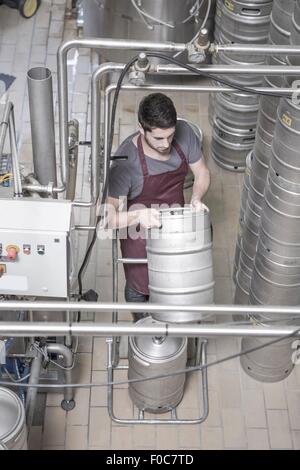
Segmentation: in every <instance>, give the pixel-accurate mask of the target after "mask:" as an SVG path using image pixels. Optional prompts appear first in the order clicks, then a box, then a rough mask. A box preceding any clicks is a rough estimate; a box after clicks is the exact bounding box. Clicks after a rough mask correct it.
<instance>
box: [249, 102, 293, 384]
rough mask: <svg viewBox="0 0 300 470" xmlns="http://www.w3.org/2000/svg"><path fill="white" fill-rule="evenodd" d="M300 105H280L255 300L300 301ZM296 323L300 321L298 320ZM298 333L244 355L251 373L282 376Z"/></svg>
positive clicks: (251, 300) (280, 317)
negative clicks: (294, 336) (295, 335)
mask: <svg viewBox="0 0 300 470" xmlns="http://www.w3.org/2000/svg"><path fill="white" fill-rule="evenodd" d="M299 145H300V106H299V105H298V104H295V103H293V102H292V101H291V100H288V99H284V98H282V99H281V100H280V104H279V107H278V116H277V121H276V126H275V133H274V139H273V143H272V149H271V160H270V167H269V172H268V176H267V182H266V187H265V202H264V205H263V209H262V213H261V228H260V236H259V242H258V247H257V254H256V256H255V263H254V271H253V275H252V280H251V288H250V296H249V303H250V304H252V305H268V304H269V305H291V306H296V305H299V304H300V162H299ZM270 320H271V321H272V322H274V321H277V322H278V324H287V322H288V321H289V318H288V317H287V316H284V315H280V314H278V315H272V316H268V315H260V316H259V318H255V321H256V322H258V323H260V324H262V325H265V326H266V328H267V326H268V324H267V321H270ZM293 324H297V321H295V320H294V322H293ZM293 341H294V338H287V339H285V340H284V341H281V342H279V343H276V344H273V345H272V346H269V347H267V348H265V349H262V350H260V351H256V352H255V353H249V354H246V355H244V356H242V359H241V363H242V366H243V367H244V369H245V370H246V371H247V372H248V374H249V375H252V376H253V377H254V378H258V379H259V380H262V381H269V382H272V381H278V380H282V379H283V378H285V377H286V376H287V375H288V374H289V373H290V372H291V371H292V368H293V363H292V354H291V352H292V343H293ZM266 342H267V340H266V339H258V338H257V339H255V340H253V339H252V338H247V339H243V341H242V350H244V351H245V350H247V349H249V348H252V347H254V346H256V345H263V344H265V343H266Z"/></svg>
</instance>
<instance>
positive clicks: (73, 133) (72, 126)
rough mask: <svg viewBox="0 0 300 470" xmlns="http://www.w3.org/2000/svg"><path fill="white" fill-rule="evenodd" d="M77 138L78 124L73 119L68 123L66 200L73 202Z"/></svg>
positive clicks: (76, 163) (76, 164)
mask: <svg viewBox="0 0 300 470" xmlns="http://www.w3.org/2000/svg"><path fill="white" fill-rule="evenodd" d="M78 136H79V122H78V121H77V119H73V120H72V121H70V122H69V157H70V158H69V182H68V186H67V194H66V198H67V199H68V200H70V201H74V199H75V193H76V179H77V166H78Z"/></svg>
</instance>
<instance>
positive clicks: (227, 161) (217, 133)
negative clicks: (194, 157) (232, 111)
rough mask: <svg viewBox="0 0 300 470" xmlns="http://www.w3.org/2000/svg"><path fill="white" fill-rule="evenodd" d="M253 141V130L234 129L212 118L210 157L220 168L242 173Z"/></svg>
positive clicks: (216, 117) (216, 118) (215, 117)
mask: <svg viewBox="0 0 300 470" xmlns="http://www.w3.org/2000/svg"><path fill="white" fill-rule="evenodd" d="M254 141H255V129H254V130H253V129H252V130H249V129H245V128H244V129H241V128H238V129H236V128H233V127H232V126H230V125H226V124H225V123H224V122H223V121H222V120H221V119H219V117H218V116H217V115H215V116H214V121H213V131H212V144H211V145H212V147H211V149H212V157H213V159H214V160H215V161H216V163H217V164H218V165H219V166H220V167H222V168H224V169H225V170H231V171H236V172H243V171H244V170H245V167H246V156H247V155H248V153H249V152H250V150H252V148H253V145H254Z"/></svg>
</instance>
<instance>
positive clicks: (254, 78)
mask: <svg viewBox="0 0 300 470" xmlns="http://www.w3.org/2000/svg"><path fill="white" fill-rule="evenodd" d="M212 63H213V64H215V65H221V64H225V65H233V66H241V67H246V66H249V62H247V56H245V57H244V59H243V60H242V59H241V60H240V61H236V60H234V59H233V58H232V57H231V55H230V56H229V55H228V56H227V55H226V54H225V53H224V52H222V51H221V52H218V55H214V56H213V58H212ZM257 65H264V60H260V61H259V62H255V63H251V66H252V67H253V68H254V70H255V67H256V66H257ZM215 77H216V80H217V79H218V77H220V78H223V79H224V78H225V79H226V81H227V82H230V83H231V84H232V85H239V86H240V85H244V86H248V87H255V86H260V85H261V84H262V82H263V76H262V75H254V74H251V75H250V74H249V73H248V74H246V73H239V74H236V73H235V74H232V75H231V74H226V76H225V77H224V75H217V74H215ZM221 86H224V85H222V84H221ZM237 91H238V90H237ZM248 96H249V95H248ZM253 99H257V101H258V99H259V98H258V97H256V96H255V95H253Z"/></svg>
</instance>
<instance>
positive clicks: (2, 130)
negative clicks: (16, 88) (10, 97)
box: [0, 101, 13, 156]
mask: <svg viewBox="0 0 300 470" xmlns="http://www.w3.org/2000/svg"><path fill="white" fill-rule="evenodd" d="M12 107H13V105H12V103H11V102H10V101H8V102H7V103H6V105H5V108H4V110H3V115H2V117H1V122H0V156H1V155H2V153H3V148H4V143H5V138H6V134H7V129H8V126H9V123H8V121H9V116H10V113H11V110H12Z"/></svg>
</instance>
